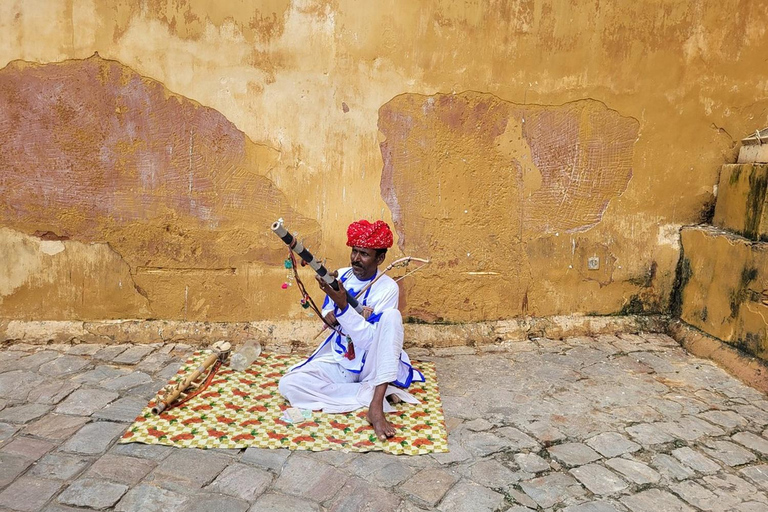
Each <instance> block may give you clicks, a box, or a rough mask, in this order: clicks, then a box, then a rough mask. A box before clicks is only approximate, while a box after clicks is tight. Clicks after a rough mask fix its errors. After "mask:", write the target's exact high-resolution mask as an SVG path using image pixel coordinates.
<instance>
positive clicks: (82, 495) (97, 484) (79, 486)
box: [57, 478, 128, 510]
mask: <svg viewBox="0 0 768 512" xmlns="http://www.w3.org/2000/svg"><path fill="white" fill-rule="evenodd" d="M126 491H128V486H127V485H123V484H116V483H114V482H108V481H106V480H95V479H92V478H81V479H80V480H77V481H75V482H74V483H72V484H71V485H70V486H69V487H67V488H66V489H64V491H63V492H62V493H61V494H60V495H59V497H58V499H57V500H58V502H59V503H63V504H65V505H73V506H75V507H90V508H95V509H97V510H101V509H105V508H108V507H111V506H113V505H114V504H115V503H117V502H118V500H120V498H121V497H122V496H123V494H125V493H126Z"/></svg>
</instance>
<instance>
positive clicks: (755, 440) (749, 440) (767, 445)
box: [731, 432, 768, 456]
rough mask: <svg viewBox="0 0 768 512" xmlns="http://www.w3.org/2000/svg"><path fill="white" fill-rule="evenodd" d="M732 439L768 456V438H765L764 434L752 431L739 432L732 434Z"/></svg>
mask: <svg viewBox="0 0 768 512" xmlns="http://www.w3.org/2000/svg"><path fill="white" fill-rule="evenodd" d="M731 439H733V440H734V441H736V442H737V443H739V444H741V445H743V446H746V447H747V448H749V449H750V450H753V451H756V452H758V453H760V454H762V455H764V456H768V439H765V438H764V437H762V436H758V435H757V434H753V433H752V432H739V433H738V434H734V435H733V436H731Z"/></svg>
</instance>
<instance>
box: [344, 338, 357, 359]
mask: <svg viewBox="0 0 768 512" xmlns="http://www.w3.org/2000/svg"><path fill="white" fill-rule="evenodd" d="M344 357H346V358H347V359H349V360H350V361H352V360H353V359H354V358H355V344H354V343H352V340H351V339H349V337H347V351H346V352H345V353H344Z"/></svg>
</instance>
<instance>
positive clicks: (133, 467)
mask: <svg viewBox="0 0 768 512" xmlns="http://www.w3.org/2000/svg"><path fill="white" fill-rule="evenodd" d="M156 466H157V462H155V461H153V460H149V459H138V458H136V457H128V456H126V455H115V454H112V453H107V454H105V455H103V456H102V457H100V458H99V459H98V460H97V461H96V462H95V463H94V464H93V466H91V467H90V468H89V469H88V471H87V472H86V473H85V475H84V476H85V477H86V478H93V479H99V478H100V479H104V480H110V481H112V482H116V483H119V484H125V485H128V486H133V485H136V484H137V483H139V482H140V481H141V480H142V479H143V478H144V477H145V476H147V474H148V473H149V472H150V471H152V470H153V469H154V468H155V467H156Z"/></svg>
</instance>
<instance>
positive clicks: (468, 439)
mask: <svg viewBox="0 0 768 512" xmlns="http://www.w3.org/2000/svg"><path fill="white" fill-rule="evenodd" d="M0 414H1V413H0ZM505 437H506V436H505ZM507 439H508V438H505V439H502V438H500V437H498V436H496V435H494V434H492V433H490V432H466V433H463V434H462V436H461V440H460V441H459V442H460V443H461V444H462V446H464V448H466V449H467V450H468V451H469V452H470V453H472V454H473V455H474V456H475V457H487V456H488V455H490V454H492V453H496V452H499V451H501V450H504V449H506V448H511V447H513V445H514V442H510V441H508V440H507Z"/></svg>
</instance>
